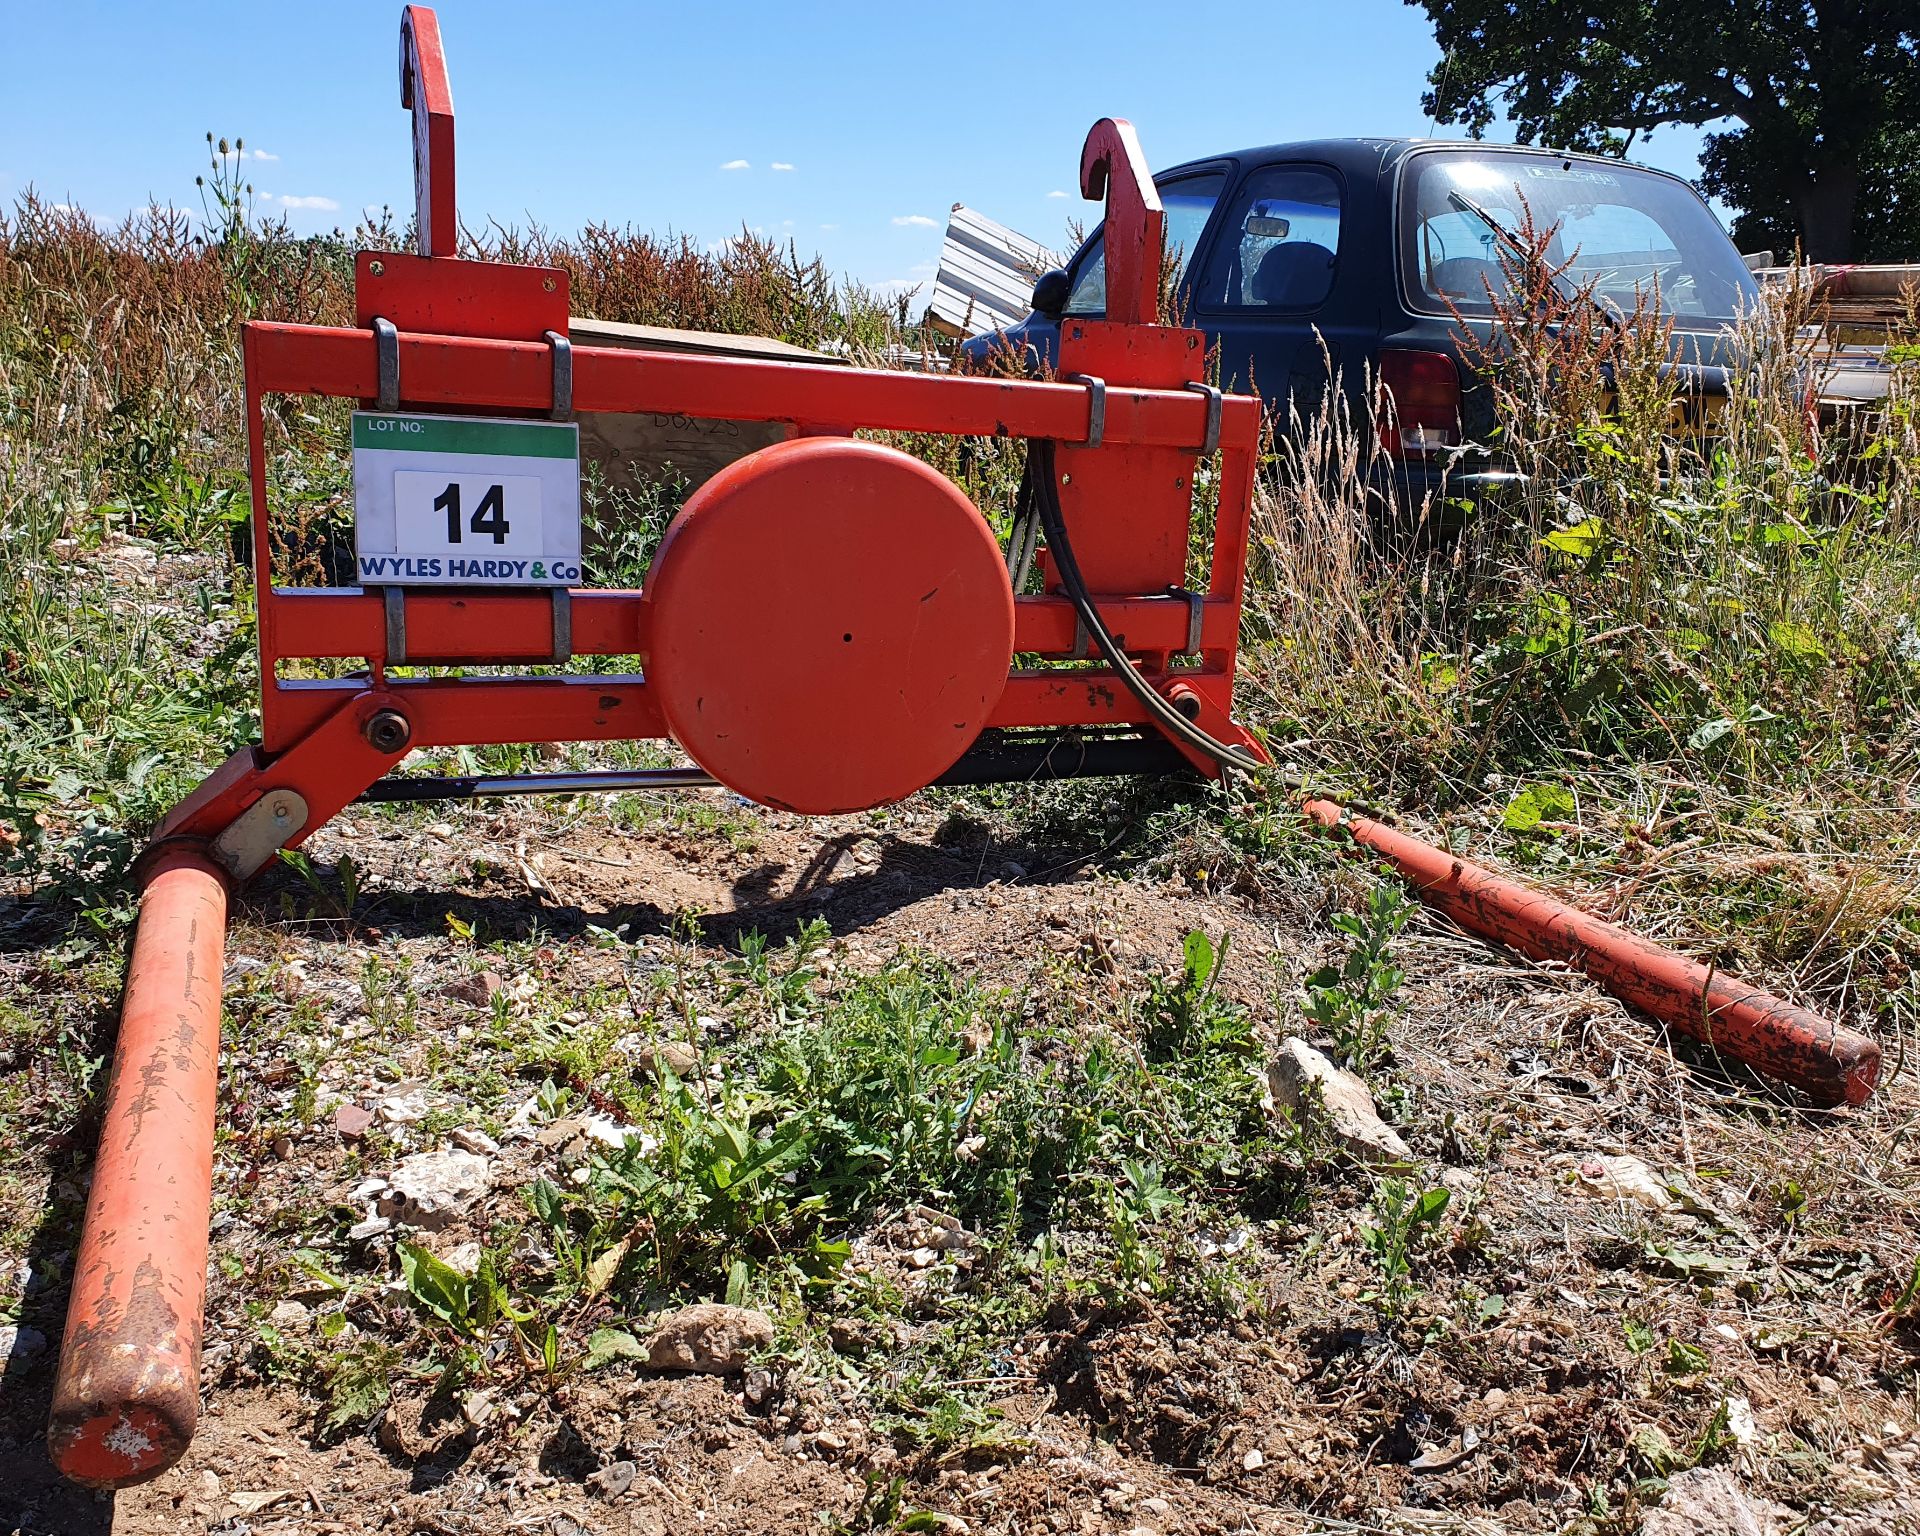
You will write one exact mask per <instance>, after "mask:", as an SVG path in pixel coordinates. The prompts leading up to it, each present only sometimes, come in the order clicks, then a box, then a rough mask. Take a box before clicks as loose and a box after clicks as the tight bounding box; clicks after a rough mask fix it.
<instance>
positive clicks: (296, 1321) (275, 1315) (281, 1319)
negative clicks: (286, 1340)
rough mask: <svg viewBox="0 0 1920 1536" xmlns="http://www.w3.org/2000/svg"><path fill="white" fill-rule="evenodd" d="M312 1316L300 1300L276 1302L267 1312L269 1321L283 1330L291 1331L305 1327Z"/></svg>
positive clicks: (285, 1331) (284, 1331)
mask: <svg viewBox="0 0 1920 1536" xmlns="http://www.w3.org/2000/svg"><path fill="white" fill-rule="evenodd" d="M312 1316H313V1314H312V1313H311V1312H310V1311H308V1309H307V1308H306V1307H304V1306H302V1305H301V1304H300V1303H299V1302H297V1301H282V1302H276V1303H275V1304H274V1308H273V1310H272V1311H271V1312H269V1313H268V1314H267V1321H268V1322H270V1323H272V1324H273V1326H274V1327H276V1328H278V1329H279V1330H280V1331H281V1332H283V1333H291V1332H293V1331H294V1330H295V1329H300V1328H305V1327H306V1326H307V1323H308V1321H309V1320H310V1319H311V1318H312Z"/></svg>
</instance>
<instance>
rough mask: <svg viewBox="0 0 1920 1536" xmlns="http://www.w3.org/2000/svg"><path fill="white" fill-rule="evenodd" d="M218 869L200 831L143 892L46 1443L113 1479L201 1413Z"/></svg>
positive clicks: (109, 1482) (222, 907)
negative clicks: (199, 842) (199, 841)
mask: <svg viewBox="0 0 1920 1536" xmlns="http://www.w3.org/2000/svg"><path fill="white" fill-rule="evenodd" d="M226 926H227V879H226V875H225V874H224V873H223V872H222V871H221V869H220V867H219V866H218V865H217V864H215V863H214V862H213V861H212V860H211V859H210V858H208V857H207V855H206V854H205V853H204V852H202V851H201V850H200V849H199V848H198V847H197V846H194V845H190V844H183V845H177V846H175V847H172V848H168V849H164V850H163V851H161V852H160V853H159V854H158V855H157V856H156V857H155V859H154V862H153V864H152V866H151V868H150V871H149V873H148V875H147V878H146V884H145V888H144V889H143V890H142V892H141V896H140V926H139V930H138V932H137V933H136V934H135V936H134V942H133V958H132V960H131V962H130V963H129V965H128V967H127V990H126V1001H125V1003H124V1004H123V1006H122V1008H121V1013H120V1037H119V1040H118V1041H117V1042H116V1044H115V1046H114V1054H113V1078H112V1081H111V1083H110V1084H109V1086H108V1089H107V1109H106V1116H105V1119H104V1121H103V1123H102V1125H101V1130H100V1151H99V1155H98V1156H97V1157H96V1159H95V1161H94V1169H93V1190H92V1194H91V1196H90V1197H89V1199H88V1201H87V1216H86V1226H85V1228H84V1229H83V1231H82V1233H81V1237H80V1257H79V1260H78V1262H77V1263H76V1264H75V1266H74V1272H73V1294H72V1298H71V1299H70V1300H69V1302H68V1304H67V1332H66V1339H65V1341H64V1343H63V1344H62V1345H61V1349H60V1370H59V1375H58V1377H57V1379H56V1380H55V1382H54V1392H53V1414H52V1418H51V1421H50V1423H49V1424H48V1426H47V1447H48V1449H49V1451H50V1452H51V1453H52V1455H53V1460H54V1464H55V1465H56V1466H58V1467H59V1468H60V1470H61V1471H62V1472H63V1473H64V1474H65V1475H66V1476H68V1477H70V1478H72V1479H73V1480H74V1481H75V1482H79V1483H87V1484H90V1485H91V1486H93V1487H96V1488H118V1487H123V1486H125V1485H126V1484H128V1483H137V1482H141V1481H144V1480H145V1479H147V1478H150V1477H156V1476H158V1475H159V1474H160V1473H162V1472H164V1471H165V1470H166V1469H167V1468H168V1467H170V1466H172V1465H173V1464H174V1462H176V1461H178V1460H179V1459H180V1456H181V1455H182V1453H184V1452H185V1450H186V1448H187V1443H188V1441H190V1440H191V1439H192V1438H193V1431H194V1425H195V1423H196V1422H197V1420H198V1419H199V1415H200V1324H201V1311H202V1307H203V1304H204V1302H205V1300H206V1282H207V1223H208V1217H209V1215H210V1212H211V1208H212V1203H213V1117H214V1102H215V1096H216V1092H217V1089H218V1082H219V1079H218V1069H217V1061H218V1057H219V1051H220V985H221V970H222V967H223V965H224V963H225V956H226Z"/></svg>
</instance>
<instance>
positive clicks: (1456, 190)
mask: <svg viewBox="0 0 1920 1536" xmlns="http://www.w3.org/2000/svg"><path fill="white" fill-rule="evenodd" d="M1410 169H1411V174H1410V175H1409V176H1408V177H1407V181H1406V190H1405V192H1404V193H1403V194H1402V195H1403V199H1404V200H1403V203H1402V219H1401V228H1402V235H1401V241H1402V260H1403V262H1404V264H1405V270H1406V277H1407V288H1408V291H1409V293H1410V294H1411V295H1412V296H1413V298H1414V300H1415V302H1416V306H1417V307H1420V308H1425V309H1431V310H1441V311H1448V310H1455V309H1457V310H1458V311H1459V312H1460V313H1461V314H1464V315H1487V314H1491V313H1492V312H1493V308H1494V303H1495V301H1497V300H1499V299H1502V298H1504V296H1505V294H1506V292H1507V288H1508V281H1507V277H1508V274H1509V273H1510V272H1514V271H1516V270H1517V267H1516V263H1519V262H1521V260H1522V258H1521V256H1520V247H1519V244H1518V242H1517V240H1516V239H1515V238H1512V237H1516V236H1518V235H1519V234H1520V233H1521V231H1522V230H1523V229H1524V228H1525V227H1526V226H1527V224H1528V223H1529V221H1530V222H1531V224H1532V226H1533V228H1534V230H1535V231H1536V232H1538V233H1541V234H1544V233H1547V232H1549V231H1551V234H1552V238H1551V240H1550V242H1549V243H1548V246H1547V251H1546V259H1547V261H1548V262H1550V263H1551V264H1552V265H1553V266H1556V267H1558V266H1559V265H1560V264H1561V263H1563V262H1564V263H1566V264H1567V265H1566V272H1565V275H1564V276H1563V277H1561V278H1560V279H1559V283H1560V286H1561V287H1562V288H1563V289H1566V290H1568V291H1573V290H1574V289H1577V288H1581V287H1585V286H1587V285H1589V284H1591V285H1592V289H1593V293H1594V296H1595V297H1596V298H1597V299H1599V300H1600V301H1601V303H1602V304H1604V305H1605V306H1606V307H1607V308H1609V309H1611V310H1614V311H1616V312H1618V313H1621V314H1630V313H1632V312H1633V309H1634V307H1635V306H1636V304H1638V303H1640V302H1642V301H1643V300H1644V301H1645V302H1647V303H1648V304H1652V303H1653V302H1654V301H1656V300H1657V301H1658V303H1659V307H1660V310H1661V312H1662V313H1663V314H1666V315H1668V316H1671V317H1672V319H1673V321H1674V323H1675V324H1676V325H1679V326H1680V327H1682V328H1683V329H1687V330H1716V329H1718V328H1720V327H1721V326H1724V325H1728V324H1731V323H1732V322H1733V321H1734V320H1735V319H1736V318H1737V317H1738V316H1739V315H1740V314H1742V313H1743V312H1744V311H1746V310H1747V309H1749V308H1751V307H1752V305H1753V303H1754V301H1755V299H1756V298H1757V297H1758V294H1759V289H1758V287H1757V285H1756V284H1755V282H1754V279H1753V275H1752V274H1751V273H1750V272H1748V271H1747V268H1746V263H1745V262H1743V261H1742V260H1741V259H1740V253H1739V252H1738V251H1737V250H1735V249H1734V245H1733V242H1732V241H1731V240H1730V239H1728V238H1727V234H1726V231H1725V230H1723V229H1722V228H1721V227H1720V222H1719V220H1717V219H1716V218H1714V216H1713V214H1712V212H1711V211H1710V210H1709V209H1708V207H1707V205H1706V204H1705V203H1703V202H1702V201H1701V200H1700V198H1699V197H1698V196H1697V195H1696V194H1695V193H1694V191H1693V189H1692V188H1690V187H1688V186H1687V185H1686V184H1685V183H1684V182H1680V181H1675V180H1674V179H1673V178H1672V177H1670V176H1660V175H1656V174H1655V173H1653V172H1651V171H1642V170H1636V169H1635V168H1634V167H1632V166H1630V165H1610V164H1604V163H1597V162H1595V161H1592V160H1581V159H1573V158H1567V159H1561V158H1558V157H1556V156H1552V155H1532V154H1502V153H1499V152H1498V151H1473V150H1468V151H1459V152H1442V153H1428V154H1420V155H1416V156H1414V158H1413V163H1412V166H1411V168H1410ZM1423 301H1424V302H1423Z"/></svg>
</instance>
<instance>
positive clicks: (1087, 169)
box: [1080, 117, 1167, 325]
mask: <svg viewBox="0 0 1920 1536" xmlns="http://www.w3.org/2000/svg"><path fill="white" fill-rule="evenodd" d="M1080 195H1081V196H1082V197H1087V198H1093V199H1099V198H1102V197H1104V198H1105V199H1106V200H1107V223H1106V256H1107V318H1108V319H1109V320H1117V321H1119V322H1120V323H1121V324H1123V325H1152V324H1154V323H1155V322H1156V321H1157V320H1158V319H1159V314H1160V259H1161V252H1162V251H1163V250H1164V249H1165V247H1166V237H1167V211H1166V209H1164V208H1163V207H1161V206H1160V194H1159V193H1158V192H1157V191H1156V190H1155V189H1154V185H1153V177H1152V175H1151V174H1150V173H1149V172H1148V170H1147V157H1146V156H1145V155H1144V154H1142V153H1141V152H1140V136H1139V135H1138V134H1137V133H1135V132H1134V131H1133V124H1132V123H1130V122H1128V121H1127V120H1126V119H1125V118H1124V117H1103V118H1101V119H1100V121H1099V122H1097V123H1095V124H1094V125H1093V127H1092V128H1090V129H1089V130H1088V131H1087V142H1086V147H1085V148H1083V149H1082V150H1081V151H1080Z"/></svg>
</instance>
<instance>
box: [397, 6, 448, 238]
mask: <svg viewBox="0 0 1920 1536" xmlns="http://www.w3.org/2000/svg"><path fill="white" fill-rule="evenodd" d="M400 105H401V106H403V107H405V108H407V109H409V110H410V111H411V112H412V113H413V206H414V222H415V223H416V225H417V226H418V230H419V236H418V238H419V249H420V254H421V255H422V256H451V255H453V253H454V247H455V245H456V244H457V243H458V241H459V239H460V216H459V214H458V213H456V212H455V211H454V202H453V87H452V86H451V85H449V84H448V83H447V56H446V54H445V52H443V51H442V49H441V47H440V18H439V17H437V16H435V15H434V14H433V11H432V9H431V8H430V7H428V6H424V5H410V6H407V7H406V8H405V9H404V10H402V11H401V12H400Z"/></svg>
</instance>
